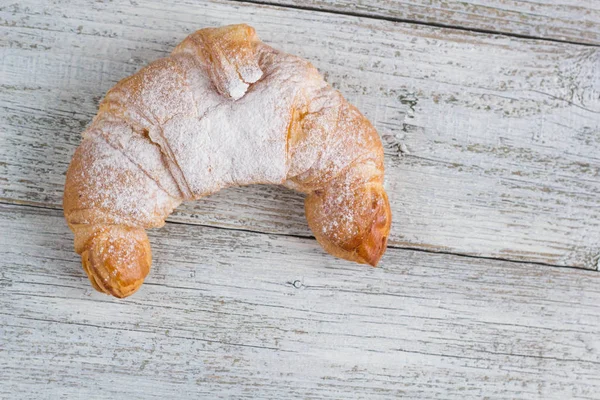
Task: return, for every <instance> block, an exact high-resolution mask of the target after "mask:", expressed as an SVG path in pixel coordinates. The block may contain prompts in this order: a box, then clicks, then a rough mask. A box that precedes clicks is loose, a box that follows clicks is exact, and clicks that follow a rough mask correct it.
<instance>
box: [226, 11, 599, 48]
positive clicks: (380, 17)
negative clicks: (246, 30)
mask: <svg viewBox="0 0 600 400" xmlns="http://www.w3.org/2000/svg"><path fill="white" fill-rule="evenodd" d="M228 1H233V2H235V3H249V4H257V5H263V6H269V7H281V8H291V9H296V10H303V11H312V12H319V13H327V14H335V15H346V16H350V17H357V18H368V19H378V20H383V21H389V22H396V23H400V24H414V25H422V26H430V27H434V28H444V29H454V30H462V31H467V32H473V33H482V34H487V35H500V36H509V37H514V38H518V39H528V40H542V41H546V42H555V43H567V44H573V45H578V46H587V47H600V44H594V43H586V42H579V41H574V40H563V39H555V38H548V37H541V36H533V35H525V34H520V33H515V32H505V31H500V30H498V31H495V30H490V29H481V28H473V27H467V26H458V25H448V24H442V23H439V22H425V21H418V20H412V19H406V18H397V17H391V16H383V15H370V14H366V13H361V12H356V11H338V10H332V9H323V8H319V7H311V6H299V5H295V4H294V5H292V4H281V3H276V2H270V1H262V0H228Z"/></svg>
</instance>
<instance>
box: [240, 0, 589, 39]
mask: <svg viewBox="0 0 600 400" xmlns="http://www.w3.org/2000/svg"><path fill="white" fill-rule="evenodd" d="M251 1H252V2H256V3H267V4H280V5H284V6H295V7H302V8H309V9H315V10H324V11H335V12H340V13H351V14H355V15H361V16H369V17H375V18H387V19H392V20H401V21H414V22H421V23H428V24H435V25H441V26H446V27H447V26H452V27H457V28H466V29H475V30H481V31H488V32H498V33H505V34H510V35H519V36H528V37H533V38H543V39H552V40H561V41H569V42H574V43H586V44H594V45H599V44H600V2H598V1H597V0H524V1H520V0H464V1H452V0H451V1H446V0H408V1H399V0H358V1H356V0H308V1H306V0H266V1H263V0H251Z"/></svg>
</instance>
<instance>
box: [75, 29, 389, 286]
mask: <svg viewBox="0 0 600 400" xmlns="http://www.w3.org/2000/svg"><path fill="white" fill-rule="evenodd" d="M83 136H84V139H83V142H82V143H81V145H80V146H79V148H78V149H77V151H76V153H75V155H74V157H73V161H72V162H71V165H70V167H69V171H68V173H67V182H66V185H65V196H64V210H65V217H66V219H67V221H68V223H69V226H70V227H71V229H72V230H73V231H74V233H75V250H76V251H77V252H78V253H80V254H82V262H83V266H84V269H85V270H86V272H87V273H88V275H89V277H90V281H91V282H92V284H93V286H94V287H95V288H96V289H98V290H100V291H103V292H106V293H110V294H113V295H115V296H118V297H124V296H128V295H130V294H131V293H133V292H134V291H135V290H137V289H138V288H139V286H140V285H141V283H142V282H143V279H144V277H145V276H146V274H147V273H148V271H149V269H150V263H151V258H150V247H149V244H148V241H147V237H146V235H145V232H144V229H146V228H152V227H159V226H162V225H163V224H164V220H165V218H166V217H167V216H168V215H169V214H170V213H171V212H172V211H173V209H174V208H175V207H177V206H178V205H179V204H180V203H181V202H182V201H186V200H193V199H197V198H200V197H202V196H205V195H208V194H211V193H214V192H216V191H218V190H220V189H222V188H224V187H228V186H237V185H248V184H252V183H266V184H283V185H286V186H287V187H290V188H292V189H295V190H298V191H301V192H303V193H306V194H307V197H306V216H307V220H308V222H309V226H310V227H311V229H312V230H313V232H314V234H315V237H316V238H317V240H318V241H319V242H320V243H321V244H322V245H323V247H324V248H325V249H326V250H327V251H328V252H330V253H331V254H333V255H336V256H339V257H342V258H345V259H348V260H352V261H357V262H360V263H368V264H371V265H376V264H377V262H378V261H379V258H380V257H381V255H382V254H383V252H384V251H385V247H386V242H387V236H388V233H389V229H390V223H391V214H390V209H389V203H388V200H387V196H386V194H385V191H384V189H383V186H382V184H383V149H382V146H381V142H380V140H379V136H378V135H377V132H376V131H375V129H374V128H373V127H372V126H371V124H370V123H369V122H368V121H367V120H366V118H364V116H362V114H360V112H359V111H358V110H357V109H356V108H355V107H353V106H352V105H350V104H349V103H347V102H346V100H345V99H344V98H343V97H342V96H341V95H340V94H339V92H337V91H336V90H334V89H333V88H331V87H330V86H329V85H328V84H327V83H326V82H325V81H324V80H323V78H322V77H321V76H320V75H319V73H318V72H317V71H316V69H315V68H314V67H313V66H312V65H311V64H310V63H308V62H307V61H305V60H303V59H301V58H298V57H295V56H292V55H289V54H285V53H282V52H279V51H277V50H275V49H273V48H271V47H269V46H267V45H265V44H264V43H262V42H260V41H259V39H258V38H257V36H256V34H255V32H254V29H253V28H251V27H249V26H247V25H234V26H227V27H223V28H216V29H203V30H200V31H198V32H196V33H194V34H192V35H190V36H189V37H188V38H186V39H185V40H184V41H183V42H182V43H181V44H180V45H179V46H177V47H176V49H175V50H174V51H173V53H172V54H171V56H170V57H168V58H164V59H160V60H157V61H155V62H154V63H152V64H150V65H149V66H147V67H145V68H143V69H142V70H140V71H139V72H138V73H136V74H135V75H133V76H131V77H129V78H126V79H124V80H122V81H121V82H119V83H118V84H117V85H116V86H115V87H114V88H113V89H111V90H110V91H109V92H108V93H107V95H106V97H105V99H104V101H103V102H102V103H101V105H100V110H99V112H98V115H97V116H96V118H95V119H94V121H93V123H92V124H91V126H90V127H89V128H88V129H87V130H86V131H85V132H84V134H83Z"/></svg>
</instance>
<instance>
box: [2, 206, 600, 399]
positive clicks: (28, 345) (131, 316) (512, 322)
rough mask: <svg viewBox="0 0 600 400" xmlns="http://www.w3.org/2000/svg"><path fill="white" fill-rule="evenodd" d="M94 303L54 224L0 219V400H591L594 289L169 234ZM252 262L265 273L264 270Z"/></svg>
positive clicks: (413, 260) (303, 244) (410, 258)
mask: <svg viewBox="0 0 600 400" xmlns="http://www.w3.org/2000/svg"><path fill="white" fill-rule="evenodd" d="M151 241H152V245H153V248H154V259H155V267H154V269H153V270H152V271H151V273H150V276H149V278H148V279H147V282H146V283H145V284H144V286H143V287H142V289H141V290H140V292H138V293H136V294H135V295H134V296H133V297H131V298H129V299H127V300H117V299H113V298H111V297H108V296H105V295H102V294H100V293H96V292H94V291H93V290H92V289H91V288H90V286H89V283H88V281H87V278H86V277H85V275H84V273H83V271H82V270H81V267H80V263H79V259H78V257H77V255H75V254H74V253H73V252H72V234H71V233H70V232H69V230H68V229H67V227H66V226H65V224H64V221H63V219H62V215H61V212H60V211H58V210H43V209H37V208H32V207H23V206H13V205H0V289H1V290H0V337H1V338H2V340H1V341H0V376H2V380H0V397H7V398H15V396H16V397H22V398H36V399H45V398H49V399H50V398H51V399H55V398H59V397H63V398H73V397H77V398H94V399H97V398H107V399H109V398H111V399H114V398H136V399H151V398H173V397H176V398H184V397H193V398H198V397H200V398H211V399H214V398H261V399H286V398H306V399H341V398H343V399H349V398H365V399H391V398H399V397H402V398H410V399H429V398H448V399H461V400H464V399H481V398H495V399H496V398H497V399H503V398H506V399H509V398H510V399H561V400H562V399H565V398H569V399H593V398H597V394H598V392H599V390H600V376H599V375H598V367H599V366H600V341H598V333H599V332H600V308H599V307H598V304H600V274H599V273H597V272H595V271H585V270H579V269H569V268H551V267H547V266H540V265H534V264H517V263H512V262H504V261H492V260H479V259H473V258H468V257H460V256H452V255H443V254H429V253H424V252H419V251H412V250H400V249H390V250H389V253H388V257H386V259H384V261H383V263H382V265H381V267H380V268H370V267H364V266H359V265H351V264H347V263H345V262H343V261H340V260H335V259H333V258H331V257H329V256H328V255H327V254H325V253H324V252H323V251H322V250H321V249H320V248H319V247H318V245H317V243H316V241H315V240H313V239H309V238H296V237H289V236H277V235H265V234H257V233H252V232H239V231H232V230H224V229H218V228H213V227H200V226H190V225H185V224H173V223H168V224H167V225H166V227H165V228H164V229H163V230H160V231H153V233H152V234H151ZM265 254H267V255H268V256H267V257H265Z"/></svg>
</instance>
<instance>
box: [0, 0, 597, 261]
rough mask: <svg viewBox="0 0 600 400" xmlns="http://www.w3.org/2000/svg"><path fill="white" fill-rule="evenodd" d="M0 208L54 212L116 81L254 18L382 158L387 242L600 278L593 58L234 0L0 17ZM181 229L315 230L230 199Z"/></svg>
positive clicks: (589, 51) (226, 195)
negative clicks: (204, 34) (341, 97)
mask: <svg viewBox="0 0 600 400" xmlns="http://www.w3.org/2000/svg"><path fill="white" fill-rule="evenodd" d="M0 19H1V20H2V21H3V23H2V26H1V27H0V32H1V33H0V40H1V42H0V52H1V56H2V57H1V61H0V63H1V64H0V68H1V70H0V71H1V73H0V80H1V82H0V85H1V86H0V88H1V90H0V124H1V126H2V127H3V129H2V130H0V141H1V143H0V180H2V185H1V186H0V198H1V199H2V200H3V201H5V202H13V203H27V204H38V205H44V206H51V207H60V204H61V197H62V190H63V183H64V173H65V171H66V169H67V165H68V162H69V160H70V157H71V154H72V152H73V151H74V148H75V146H76V145H77V144H78V143H79V140H80V139H79V134H80V132H81V131H82V130H83V129H84V127H85V125H86V124H87V123H89V121H90V120H91V119H92V117H93V116H94V115H95V113H96V108H97V104H98V102H99V100H100V99H101V97H102V96H103V94H104V93H105V92H106V91H107V90H108V89H109V88H110V87H111V86H113V85H114V84H115V83H116V82H117V81H118V80H119V79H121V78H123V77H125V76H127V75H129V74H131V73H133V72H135V70H137V69H138V68H140V67H141V66H143V65H144V64H146V63H148V62H150V61H152V60H154V59H156V58H158V57H161V56H164V55H166V54H168V52H169V51H170V50H171V49H172V48H173V47H174V45H175V44H176V43H178V42H179V41H180V40H181V39H183V38H184V37H185V36H186V34H187V33H189V32H191V31H193V30H195V29H198V28H201V27H203V26H210V25H221V24H228V23H234V22H240V21H245V22H248V23H251V24H253V25H255V26H256V27H257V29H258V32H259V34H260V35H261V37H262V38H263V39H264V40H265V41H267V42H268V43H271V44H273V45H274V46H276V47H278V48H281V49H283V50H286V51H289V52H291V53H296V54H299V55H301V56H304V57H307V58H308V59H310V60H311V61H312V62H313V63H314V64H315V65H316V66H317V67H318V68H319V69H320V70H321V71H322V72H323V73H324V74H325V75H326V76H327V79H328V80H329V82H331V83H332V84H333V85H334V86H336V87H338V88H339V89H340V90H341V91H342V92H343V93H344V94H345V95H346V96H347V97H348V98H349V100H351V101H352V102H353V103H355V104H356V105H357V106H358V107H359V108H360V109H361V110H363V111H364V113H365V114H366V115H367V116H368V117H369V118H370V119H371V120H372V121H373V122H374V124H375V125H376V127H377V128H378V130H379V132H380V134H381V135H382V138H383V140H384V143H385V147H386V154H387V156H386V157H387V158H386V168H387V170H386V173H387V183H386V185H387V188H388V193H389V195H390V200H391V203H392V207H393V212H394V223H393V225H392V232H391V236H390V245H392V246H403V247H413V248H421V249H428V250H434V251H447V252H455V253H463V254H470V255H476V256H487V257H500V258H506V259H512V260H527V261H536V262H542V263H549V264H556V265H567V266H576V267H582V268H589V269H595V268H597V265H598V259H599V256H600V249H599V247H600V246H599V240H598V238H599V237H600V213H599V212H598V211H599V209H600V178H599V175H600V157H598V154H599V149H600V140H599V138H600V50H598V49H595V48H589V47H583V46H575V45H570V44H564V43H552V42H542V41H533V40H520V39H514V38H507V37H501V36H489V35H483V34H475V33H469V32H462V31H456V30H451V29H439V28H431V27H426V26H416V25H410V24H399V23H391V22H386V21H378V20H369V19H360V18H355V17H347V16H339V15H330V14H327V13H316V12H308V11H300V10H293V9H286V8H277V7H263V6H257V5H253V4H241V3H233V4H232V3H228V2H203V3H198V4H193V5H192V4H189V3H187V2H182V1H179V2H174V3H173V4H170V5H169V6H164V5H161V3H160V2H158V1H150V2H140V3H139V4H137V5H130V4H124V3H119V4H103V3H96V2H89V1H85V0H80V1H79V2H72V3H71V4H69V5H66V4H58V5H51V6H45V7H41V6H38V5H37V3H36V2H32V1H29V2H21V3H20V5H12V6H8V7H3V8H1V9H0ZM172 220H173V221H179V222H186V223H198V224H205V225H215V226H221V227H237V228H242V229H249V230H255V231H261V232H276V233H287V234H296V235H304V236H309V235H310V232H309V230H308V228H307V226H306V222H305V220H304V215H303V206H302V198H301V196H299V195H297V194H295V193H292V192H289V191H285V190H283V189H281V188H271V187H250V188H241V189H231V190H226V191H224V192H222V193H219V194H217V195H215V196H212V197H210V198H207V199H205V200H203V201H200V202H198V203H195V204H188V205H185V206H184V207H182V208H181V209H180V210H179V211H178V212H177V213H176V214H175V215H174V216H173V217H172Z"/></svg>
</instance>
